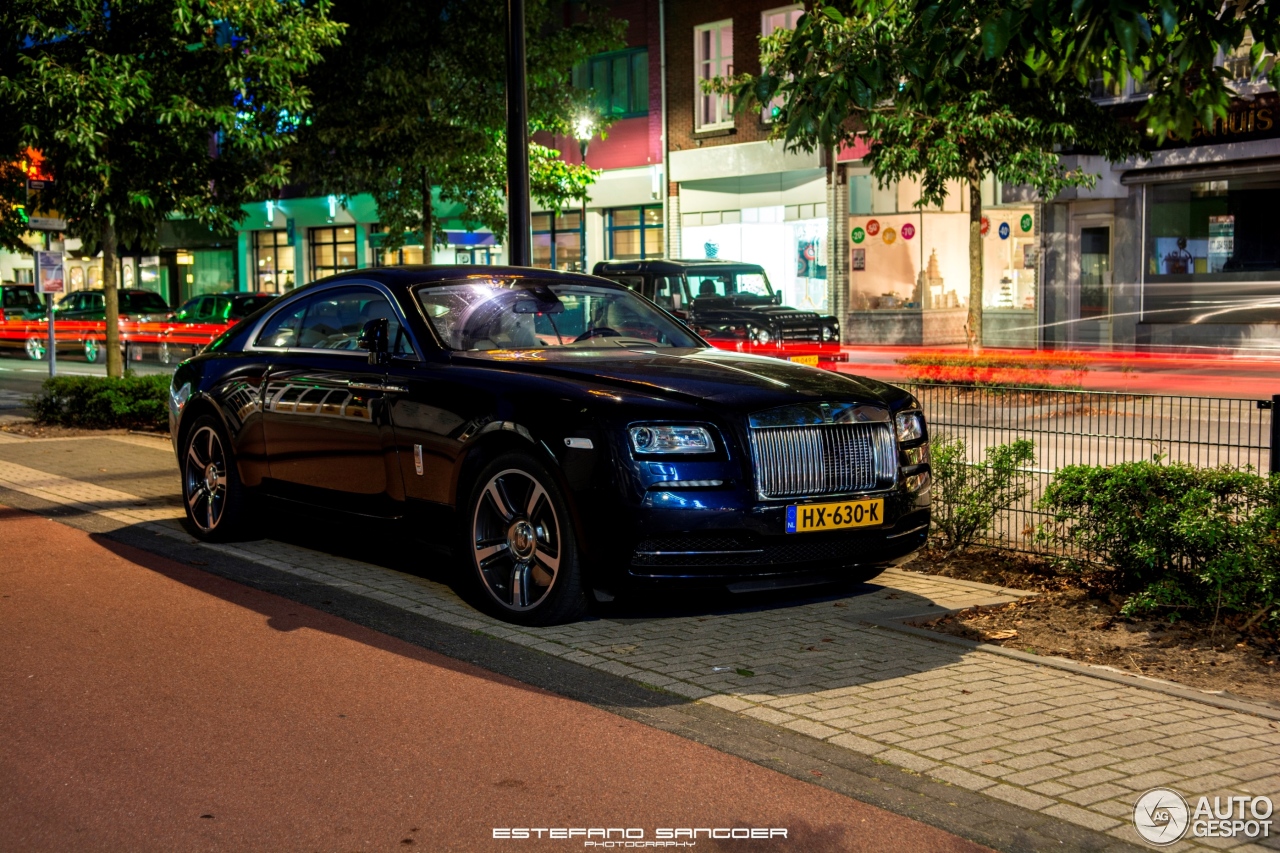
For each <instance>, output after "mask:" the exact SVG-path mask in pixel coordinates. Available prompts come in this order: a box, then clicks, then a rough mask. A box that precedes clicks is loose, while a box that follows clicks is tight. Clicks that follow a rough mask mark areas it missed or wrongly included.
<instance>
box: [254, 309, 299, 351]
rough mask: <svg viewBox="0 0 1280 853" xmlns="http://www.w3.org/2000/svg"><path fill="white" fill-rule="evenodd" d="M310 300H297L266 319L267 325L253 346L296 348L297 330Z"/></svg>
mask: <svg viewBox="0 0 1280 853" xmlns="http://www.w3.org/2000/svg"><path fill="white" fill-rule="evenodd" d="M310 301H311V300H309V299H299V300H298V301H297V302H293V303H290V304H289V305H286V306H285V307H284V308H281V309H280V310H279V311H277V312H276V313H275V314H272V315H271V317H269V318H268V319H267V324H266V325H265V326H263V327H262V331H261V332H260V333H259V334H258V339H257V340H256V341H255V342H254V345H255V346H260V347H291V346H297V345H298V344H297V340H298V328H299V327H300V326H301V325H302V318H303V316H305V315H306V313H307V305H308V303H309V302H310Z"/></svg>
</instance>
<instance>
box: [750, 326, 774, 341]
mask: <svg viewBox="0 0 1280 853" xmlns="http://www.w3.org/2000/svg"><path fill="white" fill-rule="evenodd" d="M750 335H751V341H752V343H757V344H767V343H769V342H770V341H772V340H773V335H772V334H770V333H769V330H768V329H761V328H753V329H751V331H750Z"/></svg>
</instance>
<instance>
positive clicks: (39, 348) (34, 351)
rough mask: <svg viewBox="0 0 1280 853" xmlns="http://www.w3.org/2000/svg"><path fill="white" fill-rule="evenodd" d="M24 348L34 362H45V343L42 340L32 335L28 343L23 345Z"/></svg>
mask: <svg viewBox="0 0 1280 853" xmlns="http://www.w3.org/2000/svg"><path fill="white" fill-rule="evenodd" d="M23 348H24V349H25V350H26V351H27V358H29V359H31V360H32V361H42V360H44V353H45V342H44V340H43V339H42V338H39V337H36V336H35V335H32V336H31V337H29V338H27V342H26V343H25V344H24V345H23Z"/></svg>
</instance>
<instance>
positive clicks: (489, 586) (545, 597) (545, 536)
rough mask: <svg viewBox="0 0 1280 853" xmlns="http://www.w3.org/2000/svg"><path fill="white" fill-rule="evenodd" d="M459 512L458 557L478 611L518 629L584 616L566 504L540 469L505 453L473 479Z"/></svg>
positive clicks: (528, 460) (524, 457)
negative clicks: (480, 609) (473, 594)
mask: <svg viewBox="0 0 1280 853" xmlns="http://www.w3.org/2000/svg"><path fill="white" fill-rule="evenodd" d="M462 509H463V512H462V516H461V521H462V527H463V530H462V540H463V541H462V548H461V552H462V555H463V560H464V563H465V566H466V572H467V578H468V585H469V586H470V587H472V588H473V590H474V592H475V593H476V595H475V598H476V599H478V601H479V602H480V606H481V607H482V608H484V609H485V610H487V611H488V612H489V613H491V614H493V615H494V616H496V617H498V618H499V619H502V620H504V621H507V622H514V623H516V624H518V625H557V624H560V623H563V622H572V621H575V620H577V619H579V618H581V617H582V615H583V614H584V613H586V610H587V596H586V591H585V590H584V588H583V583H582V562H581V558H580V556H579V555H580V549H579V546H578V538H577V534H576V533H575V532H574V529H573V519H572V517H571V516H570V513H569V504H568V501H566V500H565V497H564V495H563V493H562V492H561V491H560V487H559V486H558V485H557V484H556V481H555V479H554V478H553V477H552V476H551V473H550V472H549V471H548V470H547V469H546V467H544V466H543V465H542V464H541V463H539V462H538V461H537V460H535V459H533V458H532V457H530V456H528V455H527V454H524V453H505V454H503V455H502V456H499V457H498V458H497V459H495V460H493V461H492V462H490V463H489V464H488V465H486V466H485V467H484V470H482V471H481V472H480V476H478V477H477V478H476V481H475V484H474V486H473V487H472V489H471V493H470V494H469V495H468V496H467V500H466V501H465V502H464V503H463V505H462Z"/></svg>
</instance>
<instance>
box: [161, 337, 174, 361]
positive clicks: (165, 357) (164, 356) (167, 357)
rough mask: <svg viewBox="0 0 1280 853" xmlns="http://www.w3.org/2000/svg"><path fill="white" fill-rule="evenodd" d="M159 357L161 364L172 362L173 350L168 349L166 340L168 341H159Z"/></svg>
mask: <svg viewBox="0 0 1280 853" xmlns="http://www.w3.org/2000/svg"><path fill="white" fill-rule="evenodd" d="M159 358H160V363H161V364H172V363H173V352H172V351H170V349H169V342H168V341H161V342H160V355H159Z"/></svg>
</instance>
